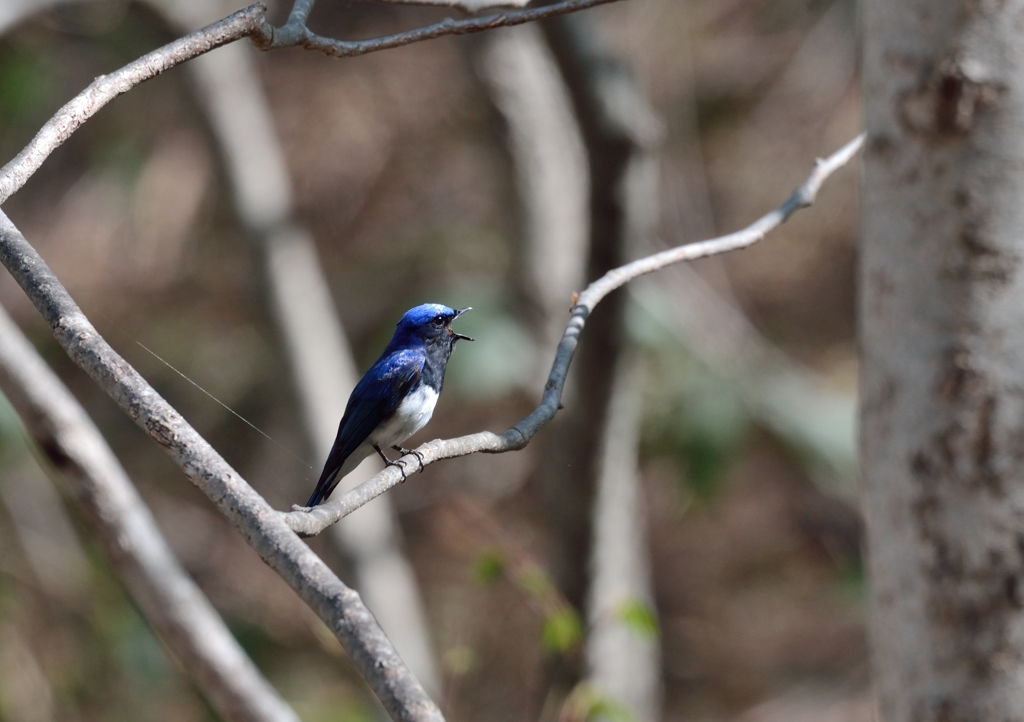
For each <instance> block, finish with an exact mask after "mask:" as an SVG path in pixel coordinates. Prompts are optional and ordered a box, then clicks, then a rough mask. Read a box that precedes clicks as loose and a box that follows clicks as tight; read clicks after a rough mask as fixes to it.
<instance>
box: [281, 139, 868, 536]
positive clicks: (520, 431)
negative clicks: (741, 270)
mask: <svg viewBox="0 0 1024 722" xmlns="http://www.w3.org/2000/svg"><path fill="white" fill-rule="evenodd" d="M864 139H865V136H864V134H861V135H859V136H857V137H856V138H854V139H853V140H852V141H850V142H849V143H847V144H846V145H844V146H843V147H842V148H840V149H839V150H838V151H836V152H835V153H834V154H832V155H831V156H829V157H828V158H826V159H824V160H821V159H819V160H818V162H817V164H816V166H815V168H814V170H813V171H812V172H811V174H810V176H809V177H808V178H807V180H806V181H805V182H804V184H803V185H801V186H800V187H799V188H797V189H796V190H795V191H794V192H793V194H792V195H791V196H790V197H789V198H788V199H786V201H785V202H784V203H783V204H782V205H780V206H779V207H778V208H776V209H775V210H773V211H772V212H771V213H768V214H767V215H765V216H763V217H761V218H760V219H758V220H757V221H755V222H754V223H753V224H751V225H750V226H748V227H747V228H745V229H743V230H742V231H738V232H736V233H731V234H729V235H727V236H721V237H719V238H712V239H710V240H707V241H700V242H698V243H689V244H687V245H684V246H678V247H676V248H671V249H669V250H667V251H662V252H661V253H655V254H654V255H651V256H646V257H645V258H641V259H639V260H636V261H633V262H632V263H627V264H625V265H624V266H620V267H619V268H616V269H613V270H611V271H609V272H608V273H606V274H605V275H604V276H602V277H601V278H599V279H598V280H596V281H594V282H593V283H591V284H590V285H589V286H588V287H587V288H586V290H584V291H583V293H581V294H580V295H579V297H578V298H577V299H576V303H575V305H574V306H573V309H572V313H571V315H570V317H569V323H568V325H567V326H566V329H565V333H564V334H563V335H562V340H561V341H560V342H559V344H558V349H557V350H556V352H555V360H554V364H553V365H552V368H551V373H550V375H549V376H548V381H547V383H546V384H545V386H544V395H543V397H542V399H541V402H540V404H539V405H538V406H537V408H536V409H534V410H533V412H532V413H530V415H529V416H527V417H526V418H524V419H523V420H522V421H520V422H519V423H518V424H516V425H515V426H512V427H511V428H509V429H507V430H506V431H505V432H504V433H502V434H501V435H498V434H495V433H492V432H490V431H481V432H478V433H476V434H470V435H469V436H460V437H458V438H455V439H435V440H434V441H428V442H427V443H425V444H423V445H422V446H420V447H418V448H417V449H416V454H415V455H413V454H409V455H406V456H403V457H402V459H401V462H402V464H403V465H404V467H405V472H406V473H413V472H417V471H422V470H423V468H424V467H425V466H427V465H428V464H432V463H434V462H435V461H439V460H441V459H453V458H456V457H459V456H467V455H468V454H475V453H485V454H500V453H503V452H506V451H515V450H517V449H521V448H523V447H524V446H526V444H527V443H529V441H530V439H531V438H533V435H534V434H536V433H537V431H538V430H539V429H540V428H541V427H542V426H544V425H545V424H546V423H547V422H548V421H550V420H551V419H552V418H554V416H555V414H556V413H557V411H558V409H559V407H560V405H561V401H562V387H563V385H564V384H565V377H566V374H567V373H568V371H569V364H570V362H571V361H572V357H573V354H574V353H575V352H576V344H577V342H578V341H579V337H580V334H581V333H582V332H583V326H584V324H586V321H587V317H588V316H589V315H590V313H591V311H593V309H594V307H595V306H597V304H598V303H600V301H601V299H603V298H604V297H605V296H607V295H608V294H609V293H611V292H612V291H614V290H615V289H617V288H619V287H620V286H624V285H625V284H626V283H628V282H630V281H632V280H633V279H635V278H639V277H640V276H644V275H646V274H648V273H653V272H654V271H657V270H660V269H662V268H665V267H666V266H670V265H673V264H675V263H682V262H684V261H693V260H696V259H698V258H705V257H707V256H714V255H717V254H719V253H726V252H728V251H735V250H738V249H740V248H746V247H748V246H752V245H753V244H755V243H757V242H758V241H760V240H761V239H762V238H764V237H765V235H766V234H767V233H768V232H769V231H772V230H774V229H775V228H778V227H779V226H780V225H782V224H783V223H784V222H785V221H786V220H787V219H788V218H789V217H790V216H791V215H793V213H795V212H796V211H798V210H799V209H801V208H806V207H807V206H809V205H811V204H812V203H813V202H814V199H815V197H816V196H817V194H818V190H819V189H820V188H821V185H822V183H824V182H825V180H826V179H827V178H828V177H829V176H830V175H832V174H833V173H834V172H835V171H836V170H838V169H839V168H842V167H843V166H844V165H846V164H847V163H848V162H849V161H850V159H851V158H853V156H854V155H855V154H856V153H857V151H858V150H860V148H861V146H863V144H864ZM404 479H405V474H403V473H402V471H400V470H399V469H398V468H396V467H394V466H389V467H387V468H386V469H384V470H383V471H381V472H380V473H379V474H377V475H376V476H374V477H372V478H370V479H368V480H366V481H365V482H363V483H362V484H360V485H359V486H357V487H356V488H355V489H353V490H352V491H350V492H348V493H346V494H344V495H342V496H341V497H340V498H338V499H332V500H331V501H329V502H327V503H326V504H322V505H320V506H318V507H315V508H313V509H310V510H303V509H300V508H296V509H295V510H293V511H291V512H286V513H283V514H282V516H283V517H284V519H285V521H286V522H287V524H288V526H289V527H291V528H292V529H293V530H294V531H296V532H297V533H299V534H301V535H303V536H314V535H316V534H319V533H320V532H321V531H323V530H324V529H326V528H327V527H328V526H330V525H331V524H333V523H335V522H336V521H338V520H339V519H342V518H344V517H346V516H348V515H349V514H351V513H352V512H353V511H355V510H356V509H358V508H359V507H361V506H363V505H364V504H366V503H368V502H370V501H372V500H373V499H375V498H376V497H378V496H380V495H381V494H383V493H384V492H386V491H387V490H388V489H390V488H392V487H393V486H396V485H398V484H399V483H401V482H402V481H403V480H404Z"/></svg>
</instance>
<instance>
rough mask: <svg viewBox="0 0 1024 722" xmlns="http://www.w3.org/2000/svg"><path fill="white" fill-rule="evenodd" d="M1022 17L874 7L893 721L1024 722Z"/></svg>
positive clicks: (877, 421)
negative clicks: (1022, 612) (1022, 610)
mask: <svg viewBox="0 0 1024 722" xmlns="http://www.w3.org/2000/svg"><path fill="white" fill-rule="evenodd" d="M1022 17H1024V2H1021V0H1013V1H1010V2H1002V3H990V2H978V3H963V2H960V1H959V0H955V1H954V0H901V1H900V2H889V1H887V0H885V1H880V0H872V1H870V2H868V3H867V4H866V9H865V16H864V37H865V50H864V81H865V86H866V96H867V124H868V131H869V137H870V140H869V150H868V154H867V157H866V164H865V174H864V203H863V248H862V252H861V267H860V289H861V297H860V301H859V304H860V309H859V310H860V317H861V329H860V334H861V347H862V355H863V366H862V377H861V382H862V386H861V388H862V400H861V444H862V448H861V459H862V469H863V483H864V507H865V515H866V519H867V530H868V553H869V562H870V573H871V582H872V593H871V605H872V616H873V634H874V657H875V671H876V675H877V687H878V691H879V695H880V702H881V712H882V717H883V719H885V720H886V722H910V721H911V720H913V721H914V722H927V721H928V720H942V721H943V722H961V721H968V720H970V721H973V720H979V721H980V720H1021V719H1024V615H1022V614H1021V609H1022V608H1024V597H1022V588H1021V583H1022V575H1024V466H1022V464H1021V462H1022V461H1024V443H1022V440H1024V383H1022V380H1024V377H1022V369H1024V333H1022V330H1024V274H1022V272H1021V258H1022V253H1024V203H1022V202H1021V199H1022V198H1024V73H1022V69H1024V44H1022V43H1021V36H1020V28H1021V25H1020V22H1021V18H1022Z"/></svg>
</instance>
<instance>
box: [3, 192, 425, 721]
mask: <svg viewBox="0 0 1024 722" xmlns="http://www.w3.org/2000/svg"><path fill="white" fill-rule="evenodd" d="M0 262H2V263H3V264H4V266H6V267H7V270H8V271H10V272H11V275H12V276H14V278H15V280H16V281H17V282H18V284H19V285H20V286H21V288H22V289H23V290H24V291H25V293H26V294H27V295H28V297H29V299H30V300H31V301H32V303H33V304H34V305H35V306H36V308H37V309H38V310H39V312H40V313H41V314H42V316H43V318H44V319H45V320H46V322H47V323H48V324H49V325H50V328H51V329H52V330H53V335H54V337H55V338H56V339H57V342H58V343H60V345H61V346H62V347H63V348H64V350H65V352H66V353H67V354H68V356H69V357H70V358H71V360H72V361H74V362H75V363H76V364H77V365H78V366H79V367H81V368H82V370H84V371H85V372H86V373H87V374H88V375H89V376H90V377H91V378H92V380H93V381H94V382H96V384H97V385H98V386H99V387H100V388H101V389H103V390H104V391H105V392H106V393H107V395H109V396H110V397H111V398H112V399H113V400H114V401H115V402H116V403H117V404H118V406H120V407H121V409H122V410H123V411H124V412H125V413H126V414H128V416H129V418H131V419H132V421H134V422H135V423H136V424H137V425H138V426H139V427H141V428H142V429H143V430H145V431H146V433H147V434H149V436H150V438H152V439H153V440H154V441H156V442H157V443H158V444H159V445H160V446H162V447H164V450H165V451H166V452H167V453H168V454H170V456H171V458H172V459H174V461H175V463H177V465H178V466H179V467H180V468H181V470H182V471H183V472H184V473H185V476H186V477H188V479H189V480H190V481H191V482H192V483H193V484H195V485H196V487H198V488H199V489H200V491H202V492H203V493H204V494H206V496H207V497H209V498H210V500H212V501H213V502H214V504H216V505H217V507H218V509H219V510H220V511H221V513H222V514H224V515H225V516H226V517H227V518H228V519H229V520H231V523H232V524H234V526H235V528H237V529H238V531H239V532H241V534H242V536H243V537H244V538H245V540H246V541H247V542H248V543H249V545H250V546H251V547H252V548H253V549H254V550H255V551H256V552H257V553H258V554H259V555H260V557H261V558H262V559H263V561H265V562H266V563H267V565H268V566H270V568H271V569H273V570H274V571H276V572H277V573H278V574H279V575H280V576H281V578H282V579H284V580H285V581H286V582H287V583H288V585H289V586H290V587H291V588H292V589H293V590H295V592H296V593H297V594H298V595H299V596H300V597H301V598H302V599H303V601H305V602H306V603H307V604H308V605H309V606H310V608H311V609H312V610H313V611H314V612H316V614H317V616H318V617H320V619H321V620H323V622H324V623H325V624H326V625H327V626H328V628H329V629H330V630H331V631H332V632H333V633H334V635H335V636H336V637H337V638H338V640H339V641H340V642H341V644H342V646H343V647H344V648H345V650H346V651H347V652H348V654H349V657H350V658H351V659H352V662H353V663H354V664H355V666H356V668H357V669H358V670H359V673H360V674H361V675H362V676H363V678H364V679H365V680H366V681H367V683H368V684H369V685H370V687H371V688H372V689H373V691H374V693H375V694H376V695H377V697H378V699H380V701H381V702H382V703H383V705H384V707H385V708H386V709H387V710H388V712H389V713H390V714H391V716H392V718H394V719H395V720H401V721H402V722H428V721H429V722H441V721H442V720H443V719H444V718H443V716H442V715H441V712H440V710H439V709H438V708H437V706H436V705H435V704H434V703H433V701H431V699H430V697H428V696H427V694H426V692H424V691H423V687H422V686H421V685H420V683H419V681H417V679H416V677H415V676H413V674H412V673H411V672H410V671H409V669H408V667H406V665H405V663H404V662H403V661H402V659H401V658H400V657H399V656H398V653H397V652H396V651H395V649H394V646H392V644H391V642H390V641H389V640H388V638H387V637H386V636H385V635H384V632H383V631H381V628H380V626H379V625H378V624H377V620H376V619H374V617H373V615H372V614H371V613H370V611H369V610H368V609H367V608H366V606H365V605H364V604H363V602H362V599H360V597H359V594H358V593H357V592H355V591H354V590H352V589H349V588H348V587H347V586H345V585H344V584H343V583H342V582H341V580H340V579H338V577H337V576H336V575H335V574H334V572H332V571H331V569H330V568H329V567H328V566H327V565H326V564H325V563H324V562H323V560H321V559H320V558H319V557H318V556H317V555H316V554H314V553H313V551H312V550H311V549H310V548H309V547H308V546H306V545H305V544H304V543H303V542H302V540H301V539H299V538H298V537H297V536H296V535H295V534H294V533H293V532H292V531H291V529H289V528H288V526H287V525H286V524H285V523H284V520H283V519H282V518H281V514H280V513H279V512H276V511H274V509H272V508H271V507H270V505H269V504H267V502H266V500H265V499H264V498H263V497H262V496H260V495H259V494H257V493H256V491H255V490H254V489H253V488H252V487H251V486H249V484H248V483H247V482H246V481H245V479H243V478H242V477H241V476H240V475H239V473H238V472H237V471H235V470H234V469H233V468H232V467H231V466H230V465H229V464H228V463H227V462H226V461H225V460H224V459H223V458H222V457H221V456H220V454H218V453H217V451H216V450H215V449H214V448H213V447H212V446H210V444H209V442H207V441H206V439H204V438H203V437H202V436H200V434H199V433H198V432H197V431H196V430H195V429H193V428H192V426H190V425H189V423H188V422H187V421H186V420H185V419H184V418H183V417H182V416H181V414H179V413H178V412H177V411H176V410H175V409H174V408H173V407H172V406H171V405H170V404H169V403H167V401H166V400H165V399H164V398H163V397H161V396H160V394H158V393H157V392H156V390H155V389H154V388H153V387H152V386H150V385H149V384H148V383H147V382H146V380H145V379H144V378H142V376H141V375H140V374H139V373H138V372H137V371H136V370H135V369H134V368H132V367H131V365H130V364H128V362H127V361H125V360H124V359H123V358H121V357H120V356H119V355H118V354H117V352H116V351H114V349H113V348H111V347H110V345H109V344H108V343H107V342H106V341H105V340H103V338H102V337H101V336H100V335H99V334H98V333H97V332H96V329H95V328H93V326H92V324H91V323H89V320H88V319H87V318H86V317H85V314H83V313H82V311H81V309H79V308H78V305H77V304H76V303H75V302H74V300H73V299H72V298H71V296H70V295H69V294H68V292H67V290H66V289H65V288H64V286H63V285H62V284H61V283H60V281H59V280H58V279H57V277H56V276H55V275H54V274H53V272H52V271H51V270H50V269H49V267H47V265H46V263H45V262H44V261H43V259H42V258H41V257H40V256H39V254H38V253H37V252H36V250H35V249H34V248H33V247H32V246H31V244H29V242H28V241H27V240H25V237H24V236H23V235H22V234H21V232H20V231H19V230H18V229H17V228H16V227H15V226H14V224H13V223H11V221H10V219H9V218H8V217H7V215H6V214H5V213H3V211H0Z"/></svg>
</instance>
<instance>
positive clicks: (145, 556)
mask: <svg viewBox="0 0 1024 722" xmlns="http://www.w3.org/2000/svg"><path fill="white" fill-rule="evenodd" d="M0 387H2V388H3V390H4V393H5V395H6V396H7V398H8V399H10V401H11V403H12V404H13V405H14V406H15V408H16V409H17V411H18V413H19V414H20V415H21V417H22V419H23V420H24V422H25V425H26V426H27V427H28V430H29V432H30V434H31V435H32V437H33V439H34V440H35V441H36V443H37V444H38V445H39V447H40V448H41V449H42V450H43V452H44V453H45V454H46V456H47V457H49V459H50V460H51V461H52V462H53V463H54V465H55V466H56V467H57V468H58V469H60V470H61V471H63V472H64V474H65V475H66V476H67V478H68V481H69V482H70V483H71V486H72V489H73V490H74V493H75V495H76V497H77V498H78V500H79V501H80V502H81V504H82V506H83V507H84V508H85V509H86V511H87V512H88V513H87V518H88V519H89V521H90V522H91V523H92V528H93V535H94V537H96V538H97V539H98V540H99V541H100V542H101V543H102V544H103V547H104V549H105V550H106V553H107V556H108V558H109V559H110V561H111V564H112V565H113V566H114V568H115V569H116V570H117V574H118V577H119V578H120V579H121V580H122V581H123V582H124V584H125V586H126V587H127V588H128V591H129V593H130V594H131V596H132V599H134V600H135V602H136V604H138V605H139V608H140V609H141V610H142V611H143V613H144V614H145V616H146V619H147V621H148V622H149V623H150V624H151V625H152V627H153V629H155V630H156V631H157V633H158V634H159V636H160V638H161V639H163V641H164V642H165V644H167V646H168V647H169V648H170V650H171V651H172V652H173V653H174V655H175V656H177V657H178V659H179V660H180V661H181V662H182V666H183V667H184V668H185V669H186V670H187V672H188V674H189V675H190V676H191V677H192V679H193V680H194V681H195V683H196V686H198V687H199V689H200V690H202V692H203V694H204V695H205V696H206V698H207V699H209V700H210V702H211V704H212V705H213V706H214V707H215V708H216V709H217V711H218V712H219V713H220V714H221V715H222V716H223V717H224V718H225V719H228V720H237V721H238V722H298V719H299V718H298V716H297V715H296V714H295V712H294V711H293V710H292V709H291V708H290V707H289V706H288V704H287V703H286V702H285V701H284V700H283V699H281V697H280V696H279V695H278V694H277V693H276V692H275V691H274V689H273V688H272V687H271V686H270V685H269V684H268V683H267V681H266V679H264V678H263V676H262V675H261V674H260V672H259V670H258V669H256V667H255V665H253V663H252V660H250V659H249V657H248V656H247V655H246V654H245V652H244V651H243V650H242V648H241V647H240V646H239V645H238V642H237V641H236V640H235V638H234V637H233V636H232V635H231V632H230V631H228V628H227V627H226V626H225V624H224V622H223V621H222V620H221V618H220V617H219V616H218V615H217V612H216V611H215V610H214V609H213V607H212V606H211V605H210V603H209V601H207V599H206V597H205V596H204V595H203V593H202V592H201V591H200V590H199V588H198V587H197V586H196V585H195V583H194V582H193V581H192V580H191V579H190V578H189V577H188V575H187V574H186V573H185V571H184V570H183V569H182V568H181V567H180V566H179V565H178V562H177V560H176V559H175V558H174V555H173V553H172V552H171V550H170V549H169V548H168V547H167V543H166V542H165V541H164V538H163V537H162V536H161V535H160V532H159V531H157V526H156V522H155V521H154V520H153V517H152V515H151V514H150V513H149V509H148V508H147V507H146V505H145V503H144V502H143V501H142V499H141V498H139V495H138V492H136V490H135V487H134V486H133V485H132V483H131V481H129V479H128V477H127V475H126V474H125V472H124V469H123V468H122V467H121V465H120V463H119V462H118V461H117V458H116V457H115V456H114V454H113V452H112V451H111V450H110V447H109V446H107V443H106V441H104V439H103V437H102V436H101V435H100V432H99V430H98V429H97V428H96V427H95V425H94V424H93V423H92V420H91V419H90V418H89V417H88V416H87V415H86V413H85V411H84V410H83V409H82V407H81V406H79V404H78V402H77V401H76V400H75V398H74V397H73V396H72V395H71V393H70V392H69V391H68V390H67V388H66V387H65V386H64V384H63V383H61V381H60V379H58V378H57V376H56V374H54V373H53V371H51V370H50V368H49V367H48V366H47V365H46V363H45V362H44V361H43V359H42V358H41V357H40V356H39V354H38V353H37V352H36V350H35V349H34V348H33V347H32V345H31V344H30V343H29V342H28V339H26V338H25V337H24V336H23V335H22V333H21V331H20V330H19V329H18V327H17V326H16V325H15V324H14V322H13V321H12V320H11V319H10V317H9V316H8V315H7V313H6V312H5V311H4V310H3V308H0Z"/></svg>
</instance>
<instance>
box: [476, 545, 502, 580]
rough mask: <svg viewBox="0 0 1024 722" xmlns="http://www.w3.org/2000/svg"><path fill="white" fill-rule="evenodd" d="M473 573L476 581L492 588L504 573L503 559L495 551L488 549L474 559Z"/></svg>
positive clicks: (497, 551) (498, 552)
mask: <svg viewBox="0 0 1024 722" xmlns="http://www.w3.org/2000/svg"><path fill="white" fill-rule="evenodd" d="M473 571H474V573H475V575H476V578H477V581H479V582H480V583H481V584H484V585H486V586H492V585H494V584H496V583H497V582H498V580H500V579H501V577H502V575H503V574H504V573H505V557H504V556H502V554H501V552H500V551H499V550H497V549H488V550H487V551H485V552H483V553H481V554H480V555H479V556H478V557H477V558H476V561H475V562H474V564H473Z"/></svg>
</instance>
